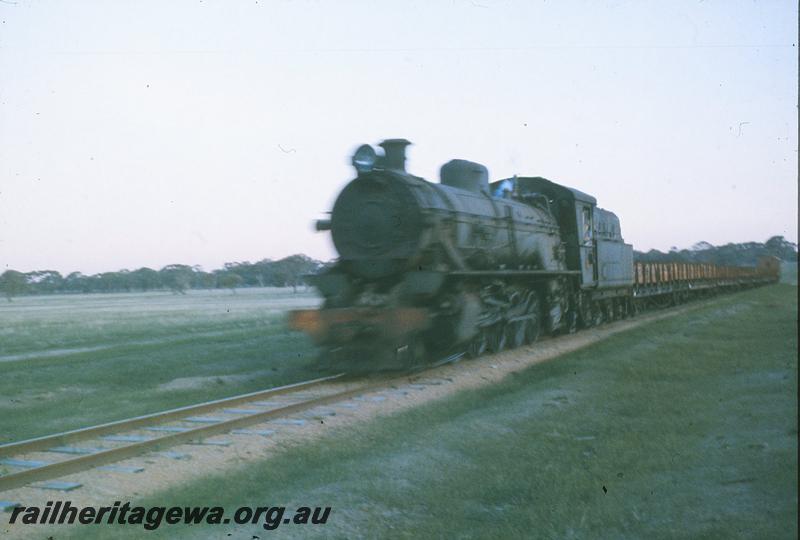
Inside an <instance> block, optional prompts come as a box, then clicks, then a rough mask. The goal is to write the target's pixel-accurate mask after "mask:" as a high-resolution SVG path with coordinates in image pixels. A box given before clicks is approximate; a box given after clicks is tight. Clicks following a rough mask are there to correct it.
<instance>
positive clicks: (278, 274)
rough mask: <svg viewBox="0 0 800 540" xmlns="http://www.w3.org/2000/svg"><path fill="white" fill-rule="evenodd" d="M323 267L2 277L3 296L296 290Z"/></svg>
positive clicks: (301, 262) (294, 263)
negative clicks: (265, 289)
mask: <svg viewBox="0 0 800 540" xmlns="http://www.w3.org/2000/svg"><path fill="white" fill-rule="evenodd" d="M323 266H324V264H323V263H322V262H321V261H318V260H315V259H312V258H311V257H308V256H306V255H291V256H289V257H286V258H284V259H280V260H278V261H272V260H270V259H264V260H261V261H258V262H256V263H251V262H235V263H225V265H224V267H223V268H220V269H217V270H212V271H211V272H206V271H204V270H203V269H202V268H200V267H199V266H188V265H185V264H170V265H167V266H165V267H164V268H162V269H160V270H154V269H152V268H146V267H144V268H139V269H138V270H119V271H117V272H102V273H100V274H94V275H85V274H82V273H80V272H72V273H71V274H68V275H66V276H63V275H61V273H59V272H57V271H55V270H36V271H34V272H27V273H23V272H18V271H16V270H6V271H5V272H3V274H0V294H3V295H4V296H5V297H6V298H7V299H8V300H9V301H10V300H11V298H13V297H14V296H19V295H23V294H66V293H98V292H100V293H103V292H106V293H111V292H145V291H159V290H166V291H172V292H173V293H175V294H184V293H185V292H186V291H187V290H189V289H231V290H233V291H235V290H236V289H237V288H239V287H293V288H294V290H295V291H296V290H297V287H298V286H299V285H301V284H303V283H304V281H303V275H304V274H313V273H316V272H317V271H319V269H320V268H322V267H323Z"/></svg>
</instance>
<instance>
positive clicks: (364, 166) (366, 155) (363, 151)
mask: <svg viewBox="0 0 800 540" xmlns="http://www.w3.org/2000/svg"><path fill="white" fill-rule="evenodd" d="M377 161H378V155H377V154H376V153H375V149H374V148H372V147H371V146H370V145H368V144H362V145H361V146H359V147H358V149H357V150H356V152H355V154H353V160H352V162H353V167H355V168H356V171H358V173H359V174H364V173H368V172H370V171H371V170H372V169H373V168H374V167H375V163H376V162H377Z"/></svg>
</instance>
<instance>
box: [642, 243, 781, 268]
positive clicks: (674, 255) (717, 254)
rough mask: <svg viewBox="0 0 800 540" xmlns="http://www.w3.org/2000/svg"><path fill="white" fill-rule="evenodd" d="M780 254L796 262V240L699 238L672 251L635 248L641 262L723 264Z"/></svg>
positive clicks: (748, 262) (745, 263)
mask: <svg viewBox="0 0 800 540" xmlns="http://www.w3.org/2000/svg"><path fill="white" fill-rule="evenodd" d="M770 255H771V256H773V257H777V258H779V259H781V260H783V261H791V262H797V244H794V243H792V242H789V241H788V240H786V239H785V238H784V237H783V236H773V237H772V238H770V239H769V240H767V241H766V242H764V243H763V244H762V243H760V242H743V243H740V244H725V245H724V246H714V245H711V244H709V243H708V242H698V243H696V244H695V245H693V246H692V247H691V248H690V249H681V250H679V249H678V248H675V247H673V248H672V249H670V250H669V253H664V252H662V251H658V250H655V249H651V250H650V251H648V252H647V253H643V252H641V251H634V252H633V257H634V259H636V260H637V261H641V262H684V263H703V264H717V265H720V266H755V265H756V264H757V263H758V260H759V259H760V258H761V257H766V256H770Z"/></svg>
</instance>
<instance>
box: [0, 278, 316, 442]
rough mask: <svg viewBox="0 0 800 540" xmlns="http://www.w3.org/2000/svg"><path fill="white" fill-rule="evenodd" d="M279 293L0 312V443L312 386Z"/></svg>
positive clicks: (23, 304)
mask: <svg viewBox="0 0 800 540" xmlns="http://www.w3.org/2000/svg"><path fill="white" fill-rule="evenodd" d="M316 302H317V300H316V299H315V298H314V296H313V295H311V294H307V293H306V294H302V293H301V294H296V295H295V294H292V293H291V292H290V291H287V290H281V289H277V290H276V289H251V290H242V291H239V292H238V293H237V294H231V293H230V292H228V291H224V292H223V291H191V292H190V293H189V294H187V295H172V294H169V293H146V294H143V293H134V294H113V295H100V294H95V295H74V296H73V295H70V296H40V297H23V298H18V299H16V300H14V302H11V303H6V302H2V303H0V443H3V442H9V441H14V440H20V439H24V438H29V437H34V436H39V435H46V434H50V433H55V432H59V431H65V430H68V429H74V428H80V427H86V426H89V425H93V424H97V423H101V422H107V421H111V420H118V419H122V418H127V417H131V416H137V415H140V414H145V413H149V412H155V411H159V410H164V409H167V408H171V407H178V406H182V405H188V404H191V403H197V402H201V401H206V400H210V399H216V398H220V397H225V396H230V395H235V394H239V393H244V392H250V391H254V390H259V389H263V388H269V387H272V386H280V385H283V384H288V383H291V382H297V381H300V380H305V379H309V378H313V377H315V376H317V375H316V368H315V366H314V356H315V352H314V350H313V347H312V346H311V344H310V342H309V341H308V340H307V339H306V338H305V337H304V336H303V335H301V334H299V333H296V332H290V331H289V330H288V329H287V328H286V324H285V320H284V317H285V315H284V313H285V311H286V310H287V309H289V308H292V307H300V306H311V305H315V304H316Z"/></svg>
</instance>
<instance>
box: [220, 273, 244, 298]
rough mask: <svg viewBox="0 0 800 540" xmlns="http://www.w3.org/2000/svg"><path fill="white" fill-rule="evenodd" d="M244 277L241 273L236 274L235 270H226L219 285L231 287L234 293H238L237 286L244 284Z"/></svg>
mask: <svg viewBox="0 0 800 540" xmlns="http://www.w3.org/2000/svg"><path fill="white" fill-rule="evenodd" d="M243 281H244V279H242V276H240V275H239V274H234V273H233V272H225V273H224V274H223V275H222V276H221V277H220V278H219V286H220V287H225V288H226V289H230V290H231V292H233V294H236V287H238V286H239V285H241V284H242V282H243Z"/></svg>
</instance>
